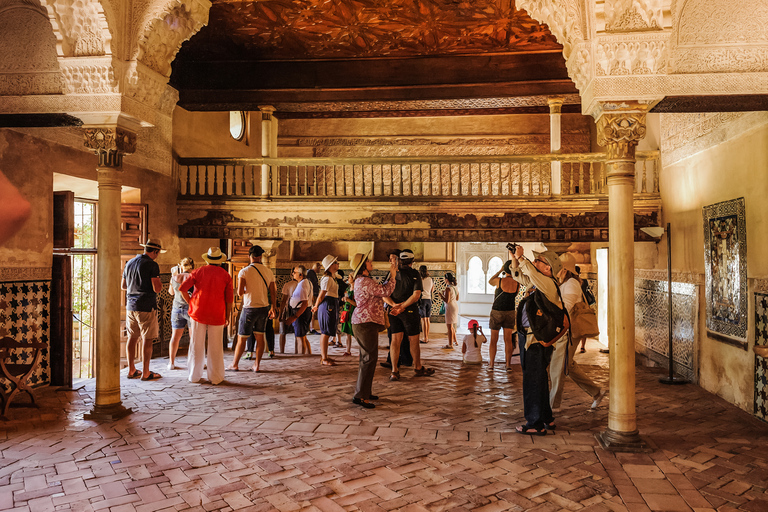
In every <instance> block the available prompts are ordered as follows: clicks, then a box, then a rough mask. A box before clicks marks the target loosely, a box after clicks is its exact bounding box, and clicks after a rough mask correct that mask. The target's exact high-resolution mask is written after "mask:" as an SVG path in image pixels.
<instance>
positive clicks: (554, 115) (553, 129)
mask: <svg viewBox="0 0 768 512" xmlns="http://www.w3.org/2000/svg"><path fill="white" fill-rule="evenodd" d="M563 101H564V99H563V98H548V99H547V103H548V104H549V150H550V152H551V153H557V152H558V151H560V147H561V141H562V136H561V128H560V118H561V115H562V114H561V111H562V108H563ZM550 165H551V166H552V167H551V169H550V171H551V177H552V179H551V185H550V186H551V189H550V193H551V194H552V195H553V196H554V195H560V194H561V193H562V186H561V182H562V172H561V163H560V162H552V163H551V164H550Z"/></svg>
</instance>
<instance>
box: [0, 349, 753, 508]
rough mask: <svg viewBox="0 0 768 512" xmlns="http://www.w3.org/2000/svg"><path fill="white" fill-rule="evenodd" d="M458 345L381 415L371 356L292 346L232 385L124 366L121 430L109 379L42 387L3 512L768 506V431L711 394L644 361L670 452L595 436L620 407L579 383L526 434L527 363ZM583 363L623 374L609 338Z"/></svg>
mask: <svg viewBox="0 0 768 512" xmlns="http://www.w3.org/2000/svg"><path fill="white" fill-rule="evenodd" d="M312 338H316V337H312ZM316 342H317V340H316V339H314V340H313V343H316ZM380 342H381V344H382V354H381V355H384V354H383V349H384V348H385V344H386V337H384V336H382V337H381V339H380ZM443 344H444V339H436V340H433V341H432V342H431V343H430V344H429V345H427V346H425V345H422V347H425V349H424V352H425V356H426V359H427V360H428V364H429V365H430V366H433V367H435V368H436V369H437V373H436V375H435V376H433V377H429V378H425V377H413V376H412V371H411V370H410V369H403V371H402V375H403V379H402V380H401V381H399V382H394V383H390V382H389V381H388V380H387V377H388V373H387V371H386V370H384V369H383V368H379V372H378V373H377V376H376V379H375V383H374V393H377V394H378V395H380V397H381V399H380V400H379V401H378V402H377V407H376V409H372V410H365V409H362V408H360V407H359V406H356V405H353V404H352V403H351V402H350V400H351V397H352V393H353V387H354V382H355V377H356V373H357V357H356V354H357V352H356V351H355V352H354V357H346V358H344V357H338V360H339V361H340V364H339V366H336V367H322V366H320V365H319V359H318V356H312V357H307V356H295V355H293V354H286V355H284V356H279V357H277V358H276V359H274V360H269V359H267V360H265V361H264V362H263V364H262V368H263V372H262V373H259V374H253V373H251V372H245V371H243V372H236V373H235V372H233V373H230V372H228V373H227V384H225V385H221V386H211V385H193V384H190V383H188V382H187V381H186V372H184V371H173V372H170V371H167V370H163V369H164V367H165V364H166V363H167V360H162V359H160V360H157V361H155V362H153V370H155V371H158V372H160V373H162V374H163V378H162V379H160V380H158V381H153V382H140V381H136V380H127V379H125V376H124V374H125V371H123V372H121V374H122V382H121V385H122V392H123V400H124V402H123V403H124V404H125V405H126V406H127V407H131V408H133V410H134V411H135V412H134V414H132V415H130V416H128V417H127V418H124V419H123V420H121V421H117V422H112V423H102V424H99V423H95V422H92V421H85V420H83V419H82V415H83V413H84V412H86V411H88V410H89V408H90V407H91V405H92V403H93V399H94V383H93V382H92V381H89V382H88V383H87V385H86V387H85V388H84V389H81V390H79V391H69V392H64V391H56V390H54V389H42V390H39V391H38V397H39V402H40V403H41V407H40V408H39V409H32V408H13V409H12V410H11V411H10V413H9V419H8V421H6V422H0V510H14V511H31V512H47V511H53V510H62V511H90V510H102V511H106V510H109V511H112V512H129V511H130V512H132V511H141V512H143V511H147V512H149V511H151V512H155V511H169V512H170V511H230V510H238V511H239V510H242V511H259V510H279V511H294V510H322V511H341V510H364V511H379V510H406V511H418V510H452V511H453V510H455V511H462V510H482V511H495V510H531V511H537V512H538V511H541V512H545V511H546V512H549V511H566V510H567V511H575V510H582V511H608V510H610V511H624V510H627V511H633V512H635V511H637V512H639V511H649V510H653V511H692V510H693V511H712V510H718V511H724V512H725V511H730V510H746V511H751V512H761V511H768V496H766V486H767V485H768V483H767V482H768V425H766V424H764V423H761V422H759V421H758V420H756V419H754V418H753V417H752V416H750V415H749V414H747V413H745V412H743V411H741V410H738V409H737V408H735V407H733V406H731V405H729V404H728V403H726V402H725V401H723V400H721V399H719V398H717V397H715V396H713V395H711V394H709V393H707V392H705V391H703V390H702V389H701V388H699V387H697V386H695V385H686V386H673V387H666V386H663V385H661V384H659V383H658V371H655V370H651V369H648V368H644V367H642V366H640V367H638V374H637V412H638V423H639V428H640V432H641V435H642V436H643V437H644V439H645V440H646V441H647V442H648V443H649V445H650V446H651V447H653V448H654V451H653V452H652V453H649V454H612V453H609V452H606V451H604V450H602V449H600V448H599V446H598V445H597V443H596V441H595V439H594V434H595V433H596V432H600V431H601V430H603V429H604V428H605V426H606V424H607V414H608V412H607V401H606V403H605V404H604V405H603V406H601V407H600V408H599V409H598V410H597V411H591V410H590V409H589V404H590V402H589V398H588V397H587V396H586V395H584V394H583V393H582V392H581V391H580V390H579V389H578V388H576V387H575V385H573V384H572V383H571V382H570V381H568V382H567V383H566V388H565V400H564V403H563V408H562V411H561V413H560V414H559V415H558V418H557V423H558V424H559V426H558V429H557V431H556V433H554V434H552V433H550V435H547V436H546V437H531V436H522V435H519V434H517V433H515V432H514V427H515V426H517V425H519V424H521V423H522V421H523V418H522V398H521V392H520V385H521V373H520V368H519V366H516V367H515V368H513V371H511V372H506V371H504V370H503V366H501V365H500V364H499V363H497V368H496V370H495V371H494V372H488V371H487V369H486V367H484V366H483V367H462V366H461V363H460V354H459V353H458V351H453V352H451V351H444V350H440V349H439V348H438V347H439V346H441V345H443ZM289 345H292V343H289ZM486 350H487V349H486ZM334 353H341V351H339V350H334ZM231 357H232V355H231V353H228V354H227V358H231ZM486 357H487V353H486ZM577 357H578V358H580V360H581V361H582V362H586V363H589V364H590V366H589V367H588V368H589V370H590V372H591V374H592V375H593V376H594V378H595V379H597V380H599V381H601V382H603V383H605V382H606V381H607V374H608V372H607V366H606V365H607V361H606V359H605V356H600V355H598V354H597V351H596V347H591V349H590V351H589V352H588V353H587V354H585V355H583V356H582V355H578V356H577ZM179 361H180V363H181V364H185V359H184V358H180V359H179ZM241 367H243V368H247V367H248V364H247V362H246V361H244V362H242V363H241Z"/></svg>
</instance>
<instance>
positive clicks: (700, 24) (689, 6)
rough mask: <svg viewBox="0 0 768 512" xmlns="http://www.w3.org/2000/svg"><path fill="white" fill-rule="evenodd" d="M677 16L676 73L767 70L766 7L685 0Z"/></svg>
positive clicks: (717, 0) (718, 0)
mask: <svg viewBox="0 0 768 512" xmlns="http://www.w3.org/2000/svg"><path fill="white" fill-rule="evenodd" d="M675 15H676V17H677V18H676V32H675V33H676V35H677V37H676V39H675V41H674V43H675V45H674V49H673V52H672V59H671V64H672V70H673V71H674V72H677V73H725V72H758V71H767V70H768V32H766V30H765V27H766V26H767V25H768V4H766V3H765V2H749V1H745V0H741V1H731V0H687V1H686V2H684V3H682V6H681V9H680V11H679V12H676V13H675Z"/></svg>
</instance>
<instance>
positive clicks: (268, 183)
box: [176, 151, 660, 200]
mask: <svg viewBox="0 0 768 512" xmlns="http://www.w3.org/2000/svg"><path fill="white" fill-rule="evenodd" d="M605 159H606V155H605V154H604V153H582V154H547V155H527V156H488V157H477V156H462V157H428V158H425V157H420V158H417V157H400V158H259V159H190V158H180V159H178V161H177V162H176V166H177V172H178V176H179V195H180V197H182V198H187V199H191V198H201V199H203V198H210V197H227V198H244V199H245V198H261V199H266V198H272V199H300V198H325V199H364V198H369V197H376V198H378V199H386V198H390V199H396V200H402V199H404V198H427V197H433V198H458V199H461V198H468V197H477V196H482V197H488V198H493V197H509V196H521V197H541V196H545V197H549V196H584V195H601V194H602V195H604V194H606V193H607V189H606V185H605V183H606V180H605ZM558 167H559V174H558ZM659 171H660V166H659V152H658V151H649V152H638V153H637V164H636V172H635V181H636V185H635V192H636V193H638V194H658V192H659ZM558 176H559V184H560V187H559V193H558V191H557V187H554V188H553V186H552V183H553V178H554V180H555V182H557V179H558Z"/></svg>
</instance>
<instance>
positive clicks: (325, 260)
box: [321, 254, 339, 270]
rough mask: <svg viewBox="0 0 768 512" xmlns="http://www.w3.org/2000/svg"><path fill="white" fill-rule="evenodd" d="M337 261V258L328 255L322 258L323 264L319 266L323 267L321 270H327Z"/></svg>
mask: <svg viewBox="0 0 768 512" xmlns="http://www.w3.org/2000/svg"><path fill="white" fill-rule="evenodd" d="M338 259H339V257H338V256H334V255H333V254H329V255H328V256H326V257H325V258H323V262H322V263H321V265H322V266H323V270H328V269H329V268H331V265H333V264H334V263H336V260H338Z"/></svg>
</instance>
